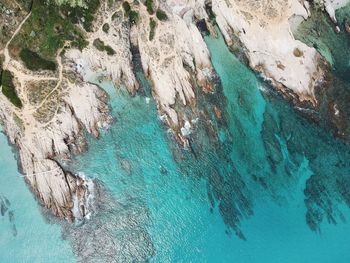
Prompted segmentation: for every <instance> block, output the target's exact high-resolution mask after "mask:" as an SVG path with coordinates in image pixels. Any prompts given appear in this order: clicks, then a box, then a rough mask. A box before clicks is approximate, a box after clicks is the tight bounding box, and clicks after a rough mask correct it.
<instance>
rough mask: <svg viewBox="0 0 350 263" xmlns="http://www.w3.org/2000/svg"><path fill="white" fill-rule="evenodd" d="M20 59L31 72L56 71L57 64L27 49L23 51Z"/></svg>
mask: <svg viewBox="0 0 350 263" xmlns="http://www.w3.org/2000/svg"><path fill="white" fill-rule="evenodd" d="M19 57H20V58H21V60H22V61H23V63H24V65H25V66H26V67H27V68H28V69H30V70H33V71H38V70H56V63H55V62H53V61H50V60H46V59H44V58H42V57H40V56H39V55H38V54H37V53H35V52H33V51H31V50H29V49H27V48H24V49H22V50H21V52H20V53H19Z"/></svg>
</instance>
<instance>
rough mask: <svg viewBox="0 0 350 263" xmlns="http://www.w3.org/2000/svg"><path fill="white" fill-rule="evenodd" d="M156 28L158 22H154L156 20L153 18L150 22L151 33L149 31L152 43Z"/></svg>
mask: <svg viewBox="0 0 350 263" xmlns="http://www.w3.org/2000/svg"><path fill="white" fill-rule="evenodd" d="M156 26H157V23H156V21H154V19H153V18H151V19H150V20H149V27H150V31H149V40H151V41H152V40H153V38H154V35H155V30H156Z"/></svg>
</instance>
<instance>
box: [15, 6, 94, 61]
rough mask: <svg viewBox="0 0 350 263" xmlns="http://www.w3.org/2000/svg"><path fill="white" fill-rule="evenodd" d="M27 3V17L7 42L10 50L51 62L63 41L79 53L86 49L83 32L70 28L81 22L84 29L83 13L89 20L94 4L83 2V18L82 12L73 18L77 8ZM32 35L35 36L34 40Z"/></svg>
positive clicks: (74, 27) (87, 21)
mask: <svg viewBox="0 0 350 263" xmlns="http://www.w3.org/2000/svg"><path fill="white" fill-rule="evenodd" d="M26 1H27V0H26ZM31 2H32V4H31V6H32V8H31V15H30V17H29V18H28V19H27V20H26V22H25V23H24V24H23V26H22V28H21V30H20V32H19V33H18V34H17V35H16V36H15V38H14V39H13V41H12V42H11V44H10V49H12V50H21V49H23V48H28V49H31V50H35V51H36V52H37V53H38V54H39V55H40V56H42V57H45V58H52V59H54V58H55V57H56V54H57V51H58V49H59V48H62V47H63V45H64V43H65V41H66V40H68V41H70V42H71V43H72V45H73V46H75V47H77V48H79V49H83V48H84V47H85V46H86V45H87V42H86V41H85V35H84V31H83V30H82V29H80V28H79V27H77V26H76V25H74V24H75V23H78V22H79V21H80V20H81V19H82V18H84V19H83V20H84V21H86V24H85V27H86V28H87V26H88V23H89V18H88V15H86V14H85V13H86V12H89V13H90V15H91V16H93V15H92V12H93V10H92V9H94V8H96V6H95V7H94V8H92V7H93V4H96V3H98V1H96V0H90V1H86V2H87V6H88V7H87V8H84V10H85V9H86V10H85V11H82V12H84V14H83V13H82V12H81V13H79V14H77V11H74V10H78V8H81V7H74V8H72V7H71V6H69V5H67V6H66V5H62V6H58V5H57V4H56V1H54V0H45V1H44V0H32V1H31ZM88 10H90V11H88ZM80 15H81V16H82V17H81V16H80ZM90 18H91V17H90ZM91 21H92V20H91V19H90V22H91ZM32 32H35V35H34V36H33V34H32Z"/></svg>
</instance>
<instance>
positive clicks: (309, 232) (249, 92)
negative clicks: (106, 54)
mask: <svg viewBox="0 0 350 263" xmlns="http://www.w3.org/2000/svg"><path fill="white" fill-rule="evenodd" d="M205 40H206V43H207V45H208V47H209V50H210V52H211V55H212V62H213V65H214V67H215V69H216V71H217V73H218V75H219V77H220V80H221V82H220V83H218V85H217V87H216V88H217V89H216V92H215V94H213V95H203V94H197V95H198V98H200V99H199V103H198V105H197V109H198V110H203V111H205V112H206V113H207V114H206V116H207V118H210V119H211V122H210V124H209V122H207V121H205V118H204V117H202V116H200V118H199V120H198V122H197V123H196V124H195V129H194V131H193V134H192V135H191V149H189V150H182V149H179V148H178V147H177V145H176V143H175V140H174V139H173V138H172V135H171V134H170V133H168V132H167V127H165V126H164V125H163V124H162V122H161V120H160V119H159V117H158V115H157V110H156V106H155V103H154V101H153V99H151V96H150V95H149V88H148V85H147V82H146V81H145V80H144V78H143V77H142V75H141V74H140V75H139V78H140V79H141V80H142V83H143V89H144V92H143V93H142V94H138V95H136V96H135V97H133V98H130V96H129V95H128V94H126V93H125V92H124V91H122V90H117V89H115V88H114V87H113V86H112V85H111V84H110V83H109V82H102V83H100V85H101V86H102V87H104V89H105V90H106V91H107V92H108V93H109V95H110V106H111V109H112V114H113V116H114V118H115V122H114V123H113V125H112V126H111V127H110V128H109V129H107V130H105V131H103V132H102V136H101V138H100V139H99V140H95V139H93V138H89V149H88V151H87V152H86V153H84V154H83V155H80V156H77V157H76V158H75V159H74V161H73V162H72V164H71V165H70V166H69V168H70V169H71V170H72V171H74V172H79V173H84V174H85V175H87V176H89V177H91V178H93V179H95V182H96V185H97V186H96V194H95V195H96V202H97V208H96V209H97V213H96V214H95V215H94V216H93V217H92V219H91V220H90V221H88V222H87V223H86V224H84V225H81V226H67V225H63V226H60V225H58V224H50V223H48V222H46V221H45V220H44V219H43V218H44V217H43V216H42V214H41V213H40V208H39V207H38V205H37V204H36V202H35V200H34V198H33V196H32V195H31V193H30V192H29V190H28V189H27V187H26V186H25V183H24V182H23V180H22V178H20V177H19V173H18V172H17V168H16V162H15V160H14V155H13V154H12V153H11V148H10V147H9V146H8V145H7V141H6V138H5V136H4V135H1V137H0V145H1V148H0V151H1V152H0V153H1V155H0V156H1V157H0V158H1V159H0V164H1V166H0V172H1V179H0V180H1V184H0V194H1V196H2V197H6V198H7V199H8V200H9V201H10V202H11V204H10V205H8V206H9V210H8V211H7V212H6V213H7V214H6V215H5V216H3V217H1V219H0V220H1V225H0V233H1V236H0V242H1V246H0V247H1V248H0V262H56V261H57V262H73V261H75V260H76V259H77V260H80V261H81V262H113V260H118V261H119V262H133V261H134V262H142V261H146V260H149V262H237V263H250V262H251V263H257V262H269V263H274V262H276V263H280V262H283V263H289V262H293V263H295V262H305V263H306V262H308V263H310V262H317V263H328V262H332V263H333V262H335V263H343V262H344V263H347V262H349V258H350V249H349V244H350V224H349V223H347V222H346V220H345V219H347V220H349V219H350V211H349V208H348V207H347V204H349V201H350V198H349V195H350V179H349V175H350V168H349V167H350V163H349V161H348V160H349V155H350V149H349V146H347V145H344V144H343V143H342V142H340V141H338V140H337V139H334V138H333V136H332V135H331V134H330V132H329V131H327V130H325V129H323V128H321V127H319V126H317V125H316V124H314V123H312V122H309V121H307V120H306V119H305V118H303V117H302V116H300V114H299V113H298V112H297V111H296V110H294V109H293V107H292V106H290V105H289V104H288V103H286V102H285V101H283V100H282V99H281V98H280V97H279V96H278V95H277V94H275V93H274V91H273V90H271V89H270V88H269V87H266V86H264V85H263V84H262V83H260V81H259V80H258V79H257V78H256V77H255V75H254V74H253V73H252V72H251V71H250V70H248V69H247V68H246V67H245V66H244V65H242V63H241V62H239V61H238V60H237V59H236V58H235V57H234V56H233V55H232V54H231V53H230V51H229V50H228V48H227V47H226V46H225V43H224V41H223V39H222V37H219V38H217V39H214V38H210V37H206V39H205ZM147 98H150V100H149V101H148V99H147ZM214 106H215V107H217V108H219V109H220V110H221V112H222V118H221V119H220V118H218V117H217V116H216V117H215V114H213V108H214ZM210 127H214V130H215V131H217V132H215V131H214V132H213V130H212V129H211V128H210ZM4 202H5V203H6V200H5V199H4ZM10 210H13V211H14V213H15V219H14V220H13V222H9V219H8V213H9V211H10ZM13 225H15V226H16V229H17V235H14V233H15V232H14V231H13ZM62 236H63V237H64V240H62ZM43 241H45V242H43ZM73 253H75V256H73ZM14 256H15V257H14ZM13 257H14V258H13Z"/></svg>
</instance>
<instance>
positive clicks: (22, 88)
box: [0, 0, 345, 221]
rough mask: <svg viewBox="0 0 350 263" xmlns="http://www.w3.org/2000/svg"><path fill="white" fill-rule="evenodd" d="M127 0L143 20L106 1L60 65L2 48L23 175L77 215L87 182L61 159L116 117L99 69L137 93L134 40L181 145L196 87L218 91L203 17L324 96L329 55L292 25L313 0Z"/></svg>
mask: <svg viewBox="0 0 350 263" xmlns="http://www.w3.org/2000/svg"><path fill="white" fill-rule="evenodd" d="M344 3H345V2H344ZM130 6H131V7H130ZM129 7H130V8H131V10H137V13H138V18H139V20H138V22H137V23H135V21H130V16H129V15H130V14H129V15H128V14H127V12H126V10H125V9H126V8H125V6H122V4H121V3H120V2H118V3H113V4H112V5H109V4H108V3H107V1H106V2H102V3H101V6H100V8H99V10H98V12H97V14H96V17H95V22H94V24H93V27H92V31H91V32H86V40H87V41H88V45H87V47H85V48H84V49H82V50H79V49H77V48H73V47H71V46H70V44H69V43H66V45H65V47H64V48H63V49H61V50H59V52H58V54H57V57H56V62H57V64H58V68H57V70H56V71H55V72H46V71H42V72H31V71H30V70H28V69H26V68H25V66H24V65H23V64H22V63H21V62H20V61H19V60H16V59H15V58H13V57H12V56H11V55H10V52H9V51H8V45H9V43H7V45H6V46H5V49H4V50H3V51H2V53H3V54H4V55H5V63H4V69H6V70H8V71H9V72H11V73H12V74H13V76H14V84H15V89H16V91H17V93H18V95H19V97H20V99H21V101H22V103H23V107H22V108H21V109H19V108H16V107H15V106H14V105H12V104H11V103H10V102H9V101H8V100H7V98H6V97H5V96H3V95H0V109H1V111H0V119H1V122H2V124H3V126H4V131H5V132H6V134H7V135H8V137H9V140H10V142H11V143H12V144H14V145H16V146H17V148H18V151H19V157H20V163H21V166H22V172H23V173H24V175H25V179H26V181H27V182H28V184H29V185H30V186H31V188H32V189H33V191H34V192H35V193H36V195H37V196H38V197H39V199H40V200H41V202H42V204H43V205H44V206H45V207H47V208H49V209H50V210H51V211H52V212H53V214H55V215H57V216H59V217H62V218H66V219H67V220H69V221H74V219H75V218H78V219H79V218H83V217H84V216H86V215H87V214H88V213H89V211H88V204H87V199H88V197H87V196H88V192H89V190H88V184H89V182H88V180H87V179H84V178H81V177H79V176H77V175H73V174H71V173H69V172H67V171H64V170H63V169H62V167H61V165H60V164H59V162H58V161H57V160H58V159H69V158H70V157H71V156H72V155H73V154H79V153H81V152H83V151H84V150H85V148H86V140H85V137H84V131H87V132H89V133H90V134H93V135H94V136H95V137H98V136H99V129H100V128H101V127H104V126H105V125H108V123H110V122H111V116H109V110H108V106H107V100H108V98H107V95H106V93H105V92H104V91H102V90H101V89H100V88H99V87H97V86H96V85H94V84H91V83H90V81H91V79H92V77H93V76H94V75H96V74H100V75H102V76H103V77H105V78H108V79H110V80H111V81H113V83H115V84H116V86H124V87H125V88H126V89H127V90H128V91H129V93H130V94H131V95H133V94H135V93H136V92H137V90H138V89H139V83H138V81H137V78H136V76H135V75H136V74H135V67H134V65H133V54H135V53H133V52H132V48H135V49H137V50H138V51H139V56H140V58H139V59H138V60H139V61H140V62H141V65H139V66H142V69H143V71H144V73H145V76H146V77H147V78H148V79H149V81H150V82H151V84H152V85H151V86H152V95H153V97H154V99H155V100H156V102H157V105H158V111H159V114H160V115H161V116H163V119H164V121H165V122H166V124H167V125H168V126H169V127H170V128H171V129H172V131H173V132H174V134H175V135H176V137H177V138H178V141H179V143H180V144H183V145H186V144H188V141H187V139H186V132H187V131H188V130H190V129H191V128H192V121H191V120H192V119H193V118H196V117H201V114H202V113H199V112H197V111H196V103H197V101H196V99H197V98H196V89H201V90H202V91H203V93H213V92H214V85H215V81H216V74H215V71H214V69H213V66H212V64H211V60H210V53H209V51H208V49H207V46H206V44H205V42H204V40H203V36H202V35H201V32H200V30H199V29H198V27H199V26H198V25H199V21H200V24H202V27H203V26H204V25H205V27H206V29H207V31H208V32H210V33H211V34H215V29H214V23H212V22H213V19H212V16H215V23H216V24H215V25H217V26H218V27H219V29H220V31H221V32H222V34H223V36H224V38H225V40H226V43H227V45H229V46H232V47H233V46H234V45H236V44H237V40H239V43H240V44H241V45H242V46H243V50H244V56H245V58H246V59H247V62H248V64H249V66H250V67H251V68H252V69H253V70H255V71H256V72H258V73H260V74H261V76H262V77H263V78H264V79H266V80H267V81H268V82H270V83H271V84H272V86H274V87H275V88H277V89H278V90H280V91H281V92H282V93H283V94H285V95H286V96H287V97H289V98H293V101H294V103H311V104H312V105H313V106H315V105H316V104H317V100H316V96H315V89H316V87H317V86H318V85H319V84H320V83H321V82H322V81H323V78H324V69H323V64H324V60H323V59H322V58H321V56H320V55H319V53H318V52H317V51H316V49H315V48H313V47H309V46H307V45H306V44H304V43H302V42H300V41H298V40H295V38H294V36H293V33H292V32H291V24H290V21H291V20H290V19H291V18H295V17H299V18H301V19H302V20H303V19H307V18H308V17H309V16H310V15H312V13H311V12H310V8H309V4H308V2H307V1H297V0H280V1H267V2H265V1H245V2H241V1H234V0H226V1H218V0H212V1H204V0H199V1H190V2H188V1H185V0H180V1H171V0H169V1H159V2H157V3H154V10H157V12H155V11H153V13H152V12H150V10H149V9H148V8H147V7H146V6H145V5H143V4H142V3H139V4H138V5H136V4H133V3H131V1H130V3H129ZM333 7H334V8H336V7H337V5H334V6H333ZM326 9H327V8H326ZM159 10H161V11H162V12H163V18H162V19H159V17H160V16H159V17H158V14H159V13H158V12H160V11H159ZM128 12H130V10H129V11H128ZM135 12H136V11H135ZM327 12H328V13H330V11H329V8H328V9H327ZM164 14H165V15H164ZM330 15H331V13H330ZM128 16H129V17H128ZM128 20H129V21H128ZM151 21H153V23H152V22H151ZM298 21H299V20H298ZM294 26H295V25H294ZM15 33H16V32H15ZM10 41H11V40H10ZM48 81H52V84H49V82H48ZM29 87H30V89H29ZM44 87H45V88H44ZM33 96H34V97H35V98H36V99H35V100H33ZM37 98H38V99H37ZM189 110H190V111H191V113H189V112H188V111H189ZM216 114H217V116H220V115H221V113H220V112H219V111H218V110H216ZM73 211H74V212H73Z"/></svg>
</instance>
